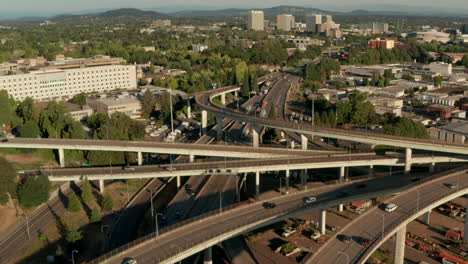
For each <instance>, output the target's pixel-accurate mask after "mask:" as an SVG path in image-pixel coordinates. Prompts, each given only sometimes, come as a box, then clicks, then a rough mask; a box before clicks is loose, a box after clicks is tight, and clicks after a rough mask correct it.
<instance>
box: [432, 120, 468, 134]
mask: <svg viewBox="0 0 468 264" xmlns="http://www.w3.org/2000/svg"><path fill="white" fill-rule="evenodd" d="M436 128H437V129H440V130H446V131H450V132H454V133H459V134H464V135H468V122H466V121H460V122H452V123H449V124H447V125H444V126H440V127H436Z"/></svg>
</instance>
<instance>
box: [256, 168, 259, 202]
mask: <svg viewBox="0 0 468 264" xmlns="http://www.w3.org/2000/svg"><path fill="white" fill-rule="evenodd" d="M255 196H256V197H257V198H258V197H259V196H260V172H259V171H257V172H255Z"/></svg>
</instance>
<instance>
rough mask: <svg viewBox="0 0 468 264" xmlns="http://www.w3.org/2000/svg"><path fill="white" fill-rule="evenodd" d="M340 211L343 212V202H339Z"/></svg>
mask: <svg viewBox="0 0 468 264" xmlns="http://www.w3.org/2000/svg"><path fill="white" fill-rule="evenodd" d="M338 211H339V212H343V204H339V205H338Z"/></svg>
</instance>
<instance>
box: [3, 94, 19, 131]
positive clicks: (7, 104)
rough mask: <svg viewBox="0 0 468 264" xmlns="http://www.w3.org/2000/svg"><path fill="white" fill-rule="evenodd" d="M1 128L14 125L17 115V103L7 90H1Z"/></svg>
mask: <svg viewBox="0 0 468 264" xmlns="http://www.w3.org/2000/svg"><path fill="white" fill-rule="evenodd" d="M0 109H1V111H0V127H1V126H2V125H7V126H9V125H12V121H13V120H14V117H16V115H15V101H14V100H13V99H12V98H11V97H10V96H9V95H8V92H7V91H6V90H0Z"/></svg>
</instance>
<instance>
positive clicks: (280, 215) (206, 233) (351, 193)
mask: <svg viewBox="0 0 468 264" xmlns="http://www.w3.org/2000/svg"><path fill="white" fill-rule="evenodd" d="M410 183H412V182H411V178H410V177H404V176H395V175H394V176H390V177H384V178H379V179H371V180H368V181H366V184H367V187H366V189H365V190H362V189H357V188H356V184H357V183H356V184H355V183H351V182H347V183H341V184H336V185H327V186H323V187H319V188H314V189H312V190H307V191H303V192H300V193H296V194H291V195H286V196H282V197H279V198H276V199H274V200H273V201H275V202H276V204H277V206H276V208H274V209H264V208H263V207H262V203H261V202H259V203H254V204H249V205H244V206H240V207H237V208H235V209H233V210H228V211H223V213H221V214H217V215H213V216H211V217H204V216H201V217H203V218H200V219H203V220H201V221H194V222H191V224H189V225H184V226H181V227H179V228H175V229H172V230H169V231H168V232H165V233H164V231H162V232H161V235H160V236H159V237H157V238H153V239H151V240H149V241H148V242H147V243H143V244H141V245H140V246H134V247H131V248H129V249H128V250H127V251H125V253H124V254H122V255H117V256H114V257H111V258H109V259H107V261H104V260H103V259H97V260H95V261H98V262H99V263H118V262H119V261H120V260H121V259H122V258H124V257H134V258H136V259H137V260H138V262H141V263H158V262H162V261H163V260H168V262H176V261H178V260H179V259H183V258H184V257H186V256H188V255H191V254H193V253H196V252H197V251H200V250H203V248H206V247H208V246H210V245H213V244H216V243H218V242H220V241H222V240H224V239H228V238H230V237H233V236H236V235H239V234H241V233H243V232H246V231H249V230H251V229H256V228H258V227H261V226H263V225H268V224H271V223H274V222H277V221H281V220H283V219H286V218H288V217H291V216H296V215H301V214H304V213H306V212H308V211H314V210H319V209H322V208H330V207H332V206H336V205H337V204H340V203H345V202H348V201H353V200H361V199H365V198H371V197H376V196H381V195H385V194H390V193H392V192H395V191H398V190H400V188H402V187H404V186H405V185H408V184H410ZM338 190H339V191H340V192H338ZM311 195H313V196H316V197H317V202H316V203H314V204H310V205H305V204H304V203H303V201H302V199H303V197H304V196H311ZM233 230H236V231H233ZM215 237H219V239H214V238H215ZM213 239H214V240H213ZM187 249H193V250H194V251H186V250H187ZM176 255H177V257H176ZM102 258H105V256H103V257H102ZM169 259H170V260H169ZM93 263H96V262H93ZM163 263H164V262H163ZM324 263H328V262H324Z"/></svg>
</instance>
